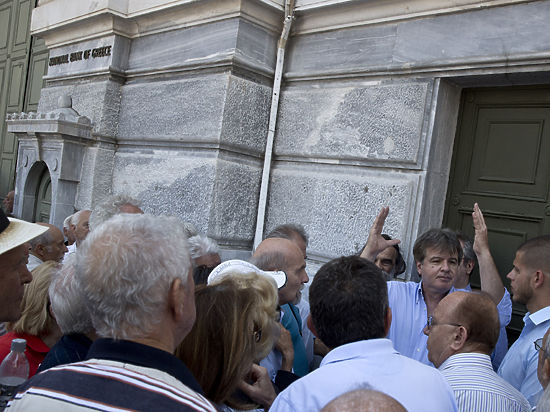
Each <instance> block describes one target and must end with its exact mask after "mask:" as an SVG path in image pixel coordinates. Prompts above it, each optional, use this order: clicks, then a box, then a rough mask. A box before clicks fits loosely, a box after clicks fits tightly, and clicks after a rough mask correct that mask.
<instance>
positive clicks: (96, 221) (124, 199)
mask: <svg viewBox="0 0 550 412" xmlns="http://www.w3.org/2000/svg"><path fill="white" fill-rule="evenodd" d="M125 206H129V207H131V208H133V209H136V210H140V211H141V209H140V206H141V203H140V202H139V200H137V199H134V198H133V197H131V196H128V195H124V194H121V195H113V196H109V197H108V198H107V199H105V200H104V201H103V202H101V203H99V204H98V205H96V206H95V207H94V209H93V211H92V214H91V215H90V221H89V225H90V230H94V229H95V228H96V227H97V226H99V225H100V224H102V223H104V222H106V221H107V220H109V219H110V218H112V217H113V216H115V215H118V214H120V213H128V212H127V211H125V210H121V208H122V207H125ZM136 213H137V212H136Z"/></svg>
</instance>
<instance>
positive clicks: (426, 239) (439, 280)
mask: <svg viewBox="0 0 550 412" xmlns="http://www.w3.org/2000/svg"><path fill="white" fill-rule="evenodd" d="M388 213H389V208H388V207H383V208H382V210H381V211H380V213H379V214H378V216H377V217H376V219H375V220H374V223H373V225H372V228H371V230H370V232H369V239H368V241H367V244H366V246H365V248H364V249H363V252H362V253H361V257H364V258H366V259H369V260H371V261H373V260H374V258H375V257H376V255H377V254H378V253H379V252H380V251H381V250H384V249H385V248H387V247H388V246H392V245H395V244H397V243H399V240H397V239H392V240H386V239H385V238H384V237H382V229H383V227H384V222H385V220H386V217H387V216H388ZM472 217H473V221H474V228H475V233H476V235H475V241H474V250H475V252H476V254H477V255H478V261H479V266H480V277H481V290H483V291H484V292H486V293H488V294H489V295H490V296H491V299H493V301H494V302H495V303H496V304H498V306H497V307H498V310H499V314H500V313H501V312H503V311H506V310H510V311H511V307H510V306H508V305H507V301H506V298H507V296H505V294H504V291H505V289H504V285H503V284H502V280H501V279H500V276H499V275H498V271H497V270H496V266H495V264H494V261H493V258H492V257H491V253H490V251H489V243H488V240H487V226H486V225H485V220H484V219H483V214H482V213H481V210H480V209H479V206H478V205H477V203H476V204H475V205H474V211H473V213H472ZM413 254H414V259H415V262H416V269H417V271H418V273H419V275H420V276H421V277H422V280H421V281H420V282H419V283H416V282H395V281H394V282H388V295H389V301H390V307H391V308H392V311H393V322H392V326H391V328H390V332H389V335H388V337H389V338H390V339H391V340H392V341H393V344H394V346H395V349H397V350H398V351H399V352H401V353H402V354H403V355H405V356H409V357H411V358H413V359H416V360H418V361H420V362H422V363H425V364H427V365H431V364H432V363H431V362H430V361H429V360H428V350H427V347H426V343H427V340H428V338H427V336H426V335H425V334H424V333H423V329H424V326H425V325H426V322H427V319H428V316H432V314H433V311H434V310H435V308H436V306H437V305H438V304H439V302H440V301H441V300H442V299H443V298H444V297H445V296H447V295H448V294H449V293H452V292H454V291H455V290H456V289H455V288H454V286H453V285H454V280H455V276H456V272H457V269H458V265H459V264H460V262H461V260H462V247H461V245H460V242H459V241H458V239H457V237H456V234H455V233H454V232H453V231H451V230H449V229H430V230H428V231H427V232H425V233H423V234H422V235H420V236H419V237H418V239H417V240H416V242H415V244H414V247H413ZM508 299H509V297H508ZM509 316H510V315H509V314H508V317H509ZM502 317H504V315H502V316H501V318H502Z"/></svg>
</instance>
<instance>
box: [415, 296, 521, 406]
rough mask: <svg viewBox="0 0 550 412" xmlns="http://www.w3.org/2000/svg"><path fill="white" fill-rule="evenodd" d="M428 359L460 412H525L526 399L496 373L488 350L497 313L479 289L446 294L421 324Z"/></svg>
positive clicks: (493, 341)
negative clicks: (445, 380)
mask: <svg viewBox="0 0 550 412" xmlns="http://www.w3.org/2000/svg"><path fill="white" fill-rule="evenodd" d="M424 333H425V334H426V335H428V358H429V359H430V361H432V362H433V364H434V365H435V366H436V367H437V368H439V370H440V371H441V373H442V374H443V376H444V377H445V379H447V381H448V382H449V384H450V385H451V388H453V391H454V393H455V398H456V403H457V405H458V409H459V411H461V412H486V411H506V412H530V410H531V407H530V406H529V402H527V399H525V397H524V396H523V395H522V394H521V393H520V392H519V391H518V390H517V389H516V388H514V387H513V386H512V385H510V384H509V383H508V382H506V381H505V380H504V379H502V378H501V377H499V376H498V375H497V374H496V373H495V371H494V370H493V367H492V365H491V358H490V357H489V354H490V353H491V352H492V351H493V348H494V347H495V344H496V342H497V339H498V336H499V320H498V311H497V309H496V306H495V304H494V302H493V301H492V300H491V298H490V297H489V296H488V295H487V294H484V293H483V292H481V293H479V292H473V293H470V292H464V291H458V292H456V293H452V294H450V295H447V296H446V297H445V298H443V300H442V301H441V302H439V305H437V308H435V311H434V314H433V316H432V317H431V318H430V319H429V321H428V324H427V325H426V327H425V328H424Z"/></svg>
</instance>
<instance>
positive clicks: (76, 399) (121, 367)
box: [11, 214, 216, 411]
mask: <svg viewBox="0 0 550 412" xmlns="http://www.w3.org/2000/svg"><path fill="white" fill-rule="evenodd" d="M76 259H77V261H76V271H75V277H76V284H77V286H78V288H79V289H80V291H81V294H82V299H83V300H84V303H85V305H86V309H87V310H88V312H89V313H90V316H91V319H92V323H93V325H94V328H95V330H96V333H97V334H98V336H99V337H100V338H99V339H97V340H96V341H94V343H93V344H92V346H91V347H90V350H89V352H88V360H86V361H84V362H77V363H72V364H69V365H65V366H58V367H55V368H51V369H49V370H47V371H44V372H43V373H40V374H38V375H36V376H34V377H33V378H32V379H30V380H29V381H28V382H27V383H26V384H24V385H23V386H22V387H21V388H20V389H19V392H18V393H17V395H16V397H15V400H14V401H12V404H11V408H12V409H13V410H15V411H18V410H24V411H29V410H31V411H32V410H52V411H53V410H63V411H84V410H115V409H116V410H155V411H173V410H182V411H198V410H200V411H215V410H216V408H215V407H214V406H213V405H212V404H211V403H210V402H209V401H207V400H206V399H205V398H204V397H203V396H202V395H201V392H202V390H201V388H200V386H199V384H198V383H197V381H196V380H195V379H194V377H193V376H192V374H191V373H190V371H189V370H188V369H187V367H186V366H185V365H184V364H183V363H182V362H181V361H180V360H178V359H177V358H176V357H175V356H174V355H173V353H174V350H175V349H176V346H177V345H178V344H179V343H180V342H181V341H182V340H183V338H184V337H185V336H186V335H187V334H188V333H189V331H190V330H191V328H192V326H193V323H194V321H195V316H196V313H195V299H194V289H195V287H194V284H193V277H192V267H191V259H190V257H189V252H188V246H187V241H186V239H185V236H184V234H183V229H182V225H181V223H180V222H179V221H178V220H177V219H175V218H168V217H153V216H150V215H127V214H123V215H118V216H114V217H113V218H112V219H111V220H109V224H104V225H101V226H99V227H97V228H95V229H94V230H93V231H92V232H90V234H89V236H88V239H87V241H86V242H84V243H83V244H81V245H80V246H79V252H78V254H77V257H76Z"/></svg>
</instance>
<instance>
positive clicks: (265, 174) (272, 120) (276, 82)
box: [254, 0, 294, 249]
mask: <svg viewBox="0 0 550 412" xmlns="http://www.w3.org/2000/svg"><path fill="white" fill-rule="evenodd" d="M293 19H294V0H287V2H286V3H285V20H284V22H283V30H282V32H281V37H280V38H279V42H278V43H277V63H276V65H275V78H274V79H273V93H272V95H271V111H270V113H269V127H268V132H267V142H266V145H265V157H264V167H263V171H262V183H261V186H260V198H259V200H258V214H257V216H256V234H255V235H254V249H256V247H257V246H258V245H259V244H260V242H261V241H262V237H263V233H264V224H265V211H266V207H267V191H268V188H269V175H270V173H271V158H272V155H273V138H274V136H275V126H276V125H277V112H278V109H279V94H280V92H281V79H282V77H283V66H284V63H285V49H286V43H287V40H288V35H289V34H290V27H291V25H292V20H293Z"/></svg>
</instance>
